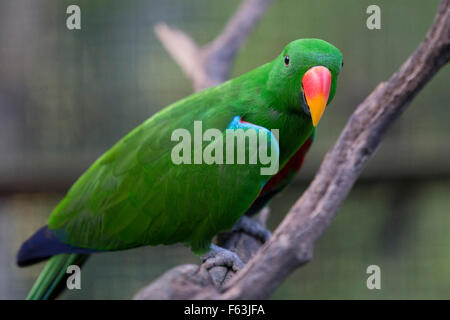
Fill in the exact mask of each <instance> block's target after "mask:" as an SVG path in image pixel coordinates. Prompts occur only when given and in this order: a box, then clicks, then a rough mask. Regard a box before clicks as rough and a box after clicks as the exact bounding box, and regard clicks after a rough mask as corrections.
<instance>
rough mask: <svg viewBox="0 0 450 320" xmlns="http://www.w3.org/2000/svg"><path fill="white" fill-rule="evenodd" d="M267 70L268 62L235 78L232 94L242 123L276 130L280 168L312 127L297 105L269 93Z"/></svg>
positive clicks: (308, 118) (302, 141) (309, 134)
mask: <svg viewBox="0 0 450 320" xmlns="http://www.w3.org/2000/svg"><path fill="white" fill-rule="evenodd" d="M270 68H271V65H270V63H268V64H266V65H263V66H261V67H259V68H257V69H255V70H253V71H251V72H249V73H247V74H245V75H244V76H242V77H240V78H238V79H236V80H238V81H236V82H234V83H233V85H236V86H238V87H237V88H236V90H233V91H235V92H236V93H238V96H237V97H236V101H238V104H237V105H238V108H237V109H238V110H237V113H238V114H240V115H241V116H242V117H243V119H244V120H245V121H248V122H252V123H254V124H256V125H259V126H263V127H265V128H267V129H269V130H271V129H278V130H279V137H278V140H279V141H278V142H279V145H280V164H281V166H283V165H284V164H285V163H286V162H287V160H288V159H289V158H290V157H291V156H292V155H293V154H294V153H295V152H296V151H297V150H298V149H299V148H300V147H301V145H302V144H303V143H304V142H305V141H306V139H308V138H309V137H310V136H311V133H312V131H313V129H314V127H313V125H312V121H311V118H310V117H309V116H308V115H306V114H305V113H304V111H303V110H301V108H300V106H299V105H297V106H286V105H282V104H283V103H286V102H283V101H280V99H277V97H276V95H275V94H274V93H272V92H268V90H267V89H266V84H267V78H268V74H269V72H270ZM294 101H296V100H295V99H294Z"/></svg>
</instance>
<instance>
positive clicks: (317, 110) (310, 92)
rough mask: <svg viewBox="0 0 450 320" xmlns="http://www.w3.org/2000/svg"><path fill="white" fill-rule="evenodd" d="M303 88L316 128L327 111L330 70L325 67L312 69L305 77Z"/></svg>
mask: <svg viewBox="0 0 450 320" xmlns="http://www.w3.org/2000/svg"><path fill="white" fill-rule="evenodd" d="M302 86H303V93H304V95H305V99H306V103H307V105H308V108H309V111H310V113H311V119H312V123H313V125H314V127H315V126H317V124H318V123H319V120H320V118H321V117H322V114H323V112H324V111H325V106H326V105H327V102H328V96H329V95H330V88H331V72H330V70H328V69H327V68H325V67H323V66H317V67H312V68H311V69H309V70H308V71H306V73H305V75H304V76H303V79H302Z"/></svg>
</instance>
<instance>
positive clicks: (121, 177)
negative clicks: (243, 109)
mask: <svg viewBox="0 0 450 320" xmlns="http://www.w3.org/2000/svg"><path fill="white" fill-rule="evenodd" d="M173 116H174V115H173V114H172V115H170V118H171V119H174V117H173ZM175 119H176V117H175ZM217 119H219V120H217ZM217 119H216V121H215V122H213V123H212V122H208V121H207V120H205V121H203V126H204V128H203V130H204V131H205V130H206V129H207V128H212V127H214V126H216V127H219V128H220V126H222V128H223V127H224V124H225V123H227V124H228V126H227V125H225V128H223V129H222V130H217V132H218V134H220V137H222V139H219V138H218V137H216V138H215V139H211V140H212V142H208V143H204V145H203V146H206V145H208V147H209V148H210V149H209V150H216V152H218V150H220V148H222V146H221V147H217V146H216V145H215V144H216V143H219V141H220V140H222V141H226V134H227V132H229V131H233V130H237V129H243V131H245V132H247V131H246V130H249V129H252V130H253V131H255V132H259V131H261V132H264V133H265V134H266V136H267V139H266V141H265V142H266V145H265V146H264V147H263V149H264V148H266V152H267V149H268V148H269V147H273V146H275V148H274V149H271V150H272V151H271V152H272V155H274V156H275V157H274V158H276V161H278V156H279V146H278V142H277V140H276V138H275V137H274V136H273V135H272V134H271V132H270V131H268V130H267V129H265V128H262V127H258V126H255V125H252V124H250V123H246V122H243V121H241V120H240V118H239V117H234V118H233V117H230V116H229V115H226V114H224V115H221V118H220V117H218V118H217ZM227 119H228V120H227ZM230 119H232V121H231V122H230ZM156 120H157V121H147V122H146V123H144V124H143V125H142V126H140V127H138V128H137V129H135V130H134V131H132V132H131V133H130V134H129V135H127V136H126V137H125V138H124V139H123V140H122V141H120V142H119V143H118V144H116V145H115V146H114V147H113V148H112V149H110V150H109V151H108V152H106V153H105V154H104V155H103V156H102V157H101V158H100V159H98V160H97V161H96V162H95V163H94V164H93V165H92V167H90V168H89V169H88V170H87V171H86V172H85V174H83V175H82V176H81V177H80V179H79V180H78V181H77V182H76V183H75V184H74V185H73V186H72V188H71V189H70V191H69V192H68V194H67V196H66V197H65V198H64V199H63V200H62V201H61V202H60V204H59V205H58V206H57V208H56V209H55V210H54V211H53V213H52V214H51V216H50V219H49V224H48V226H49V229H50V230H52V231H53V233H54V234H55V236H56V237H57V238H58V239H60V240H61V241H62V242H64V243H67V244H70V245H73V246H77V247H82V248H92V249H98V250H118V249H125V248H130V247H136V246H141V245H147V244H171V243H175V242H184V243H187V244H189V245H190V246H191V247H192V249H193V250H194V251H202V250H205V249H206V247H207V246H208V245H209V242H210V240H211V238H212V237H213V236H214V235H215V234H216V233H217V232H219V231H221V230H224V229H227V228H229V227H231V226H232V225H233V223H234V222H235V221H236V220H237V219H238V218H239V217H240V216H241V215H242V214H243V213H244V212H245V211H246V210H247V209H248V208H249V207H250V205H251V204H252V202H253V201H254V200H255V199H256V198H257V196H258V194H259V192H260V191H261V188H262V187H263V185H264V183H265V182H266V181H267V180H268V179H269V178H270V175H261V169H262V168H266V167H268V166H269V165H267V163H266V164H265V165H263V164H262V163H261V162H260V161H257V163H256V164H248V162H246V164H236V162H235V164H217V163H214V164H206V163H204V162H203V163H201V164H178V165H177V164H175V163H174V161H173V158H172V153H173V150H174V149H173V148H174V147H175V146H176V145H177V142H176V141H175V142H174V141H171V134H172V133H173V129H174V128H176V127H177V126H178V125H179V127H181V128H182V127H183V125H182V123H181V122H180V123H177V121H166V120H167V117H166V118H165V117H164V114H163V116H162V117H159V119H156ZM224 121H225V122H224ZM169 123H170V125H169ZM174 123H175V124H174ZM185 123H186V121H184V123H183V124H185ZM185 127H186V126H185ZM227 127H228V130H227V129H226V128H227ZM191 129H192V127H191ZM194 130H195V129H194ZM194 130H191V131H190V132H194ZM188 131H189V130H188ZM194 138H195V137H194ZM200 138H201V136H200ZM258 142H259V139H258ZM192 144H193V145H195V139H194V142H193V143H192ZM190 147H191V146H190ZM190 147H189V148H190ZM237 147H238V144H237V143H236V144H235V148H234V151H233V152H235V156H236V154H237V153H238V150H236V148H237ZM246 147H247V148H246V149H245V151H246V153H247V154H248V152H249V148H248V145H247V144H246ZM260 148H261V146H260ZM192 149H194V148H193V146H192ZM205 150H206V149H205ZM222 150H224V151H225V149H222ZM258 151H259V152H261V151H264V150H262V149H261V150H257V151H256V152H258ZM205 152H206V151H205ZM252 152H253V154H250V155H249V158H252V156H253V157H254V156H255V151H254V150H253V151H252ZM193 153H195V150H194V151H193ZM211 154H213V155H214V154H215V152H212V153H211ZM227 154H228V153H227ZM269 154H270V152H269ZM235 156H234V158H236V157H235ZM189 158H191V159H193V158H194V155H193V154H192V155H191V157H189ZM249 158H248V159H249ZM223 159H224V160H223V161H224V162H225V155H224V157H223ZM247 161H248V160H247ZM272 164H273V163H272Z"/></svg>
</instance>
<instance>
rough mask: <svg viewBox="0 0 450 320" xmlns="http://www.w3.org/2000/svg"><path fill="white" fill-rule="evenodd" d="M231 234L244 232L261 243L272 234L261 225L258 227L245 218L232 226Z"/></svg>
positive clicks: (254, 222) (253, 221)
mask: <svg viewBox="0 0 450 320" xmlns="http://www.w3.org/2000/svg"><path fill="white" fill-rule="evenodd" d="M231 231H232V232H239V231H241V232H244V233H246V234H248V235H250V236H252V237H255V238H256V239H258V240H260V241H261V242H262V243H264V242H266V241H267V240H269V238H270V236H271V235H272V233H271V232H270V231H269V230H267V229H266V228H264V227H263V226H262V225H260V224H259V223H258V222H256V221H255V220H253V219H251V218H249V217H247V216H242V217H241V218H240V219H239V220H238V222H236V224H235V225H234V227H233V229H231Z"/></svg>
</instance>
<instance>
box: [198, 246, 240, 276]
mask: <svg viewBox="0 0 450 320" xmlns="http://www.w3.org/2000/svg"><path fill="white" fill-rule="evenodd" d="M202 262H203V266H204V267H205V268H206V270H210V269H212V268H213V267H224V266H225V267H229V268H231V269H232V270H233V271H234V272H237V271H239V270H241V269H242V268H244V266H245V265H244V263H243V262H242V260H241V259H240V258H239V256H238V255H237V254H236V253H234V252H233V251H230V250H227V249H224V248H221V247H218V246H216V245H214V244H211V251H209V252H208V253H207V254H206V255H204V256H203V257H202Z"/></svg>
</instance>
